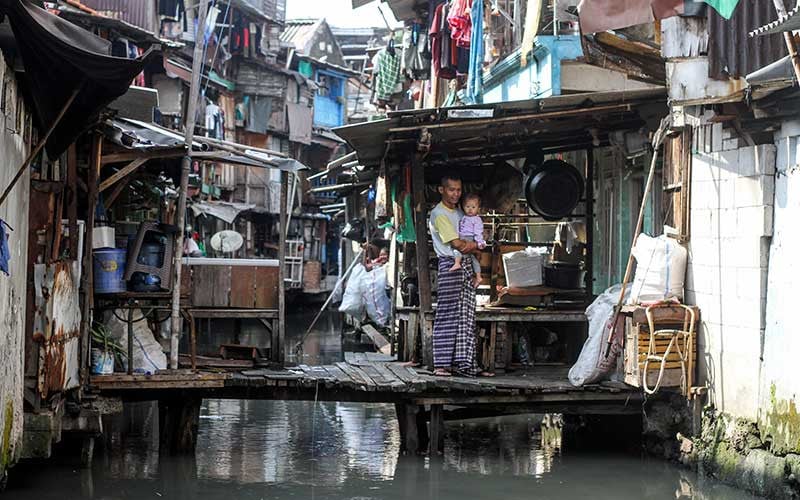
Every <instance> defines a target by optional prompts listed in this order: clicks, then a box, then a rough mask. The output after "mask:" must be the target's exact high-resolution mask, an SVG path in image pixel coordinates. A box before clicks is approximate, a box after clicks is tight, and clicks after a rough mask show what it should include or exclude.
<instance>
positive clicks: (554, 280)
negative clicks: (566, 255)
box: [544, 261, 584, 290]
mask: <svg viewBox="0 0 800 500" xmlns="http://www.w3.org/2000/svg"><path fill="white" fill-rule="evenodd" d="M583 275H584V271H583V269H581V265H580V264H573V263H571V262H557V261H554V262H549V263H547V264H545V266H544V284H545V286H549V287H551V288H561V289H563V290H577V289H580V288H583V285H584V283H583Z"/></svg>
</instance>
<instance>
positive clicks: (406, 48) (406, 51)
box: [401, 23, 431, 80]
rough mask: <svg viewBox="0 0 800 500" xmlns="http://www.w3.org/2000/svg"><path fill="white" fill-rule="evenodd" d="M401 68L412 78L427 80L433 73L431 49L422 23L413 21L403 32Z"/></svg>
mask: <svg viewBox="0 0 800 500" xmlns="http://www.w3.org/2000/svg"><path fill="white" fill-rule="evenodd" d="M401 70H402V72H403V74H404V75H405V76H407V77H408V78H410V79H411V80H427V79H428V78H430V74H431V49H430V43H429V41H428V34H427V33H425V32H424V31H423V30H422V25H421V24H419V23H413V24H412V25H411V26H409V27H407V28H406V29H405V32H404V33H403V59H402V66H401Z"/></svg>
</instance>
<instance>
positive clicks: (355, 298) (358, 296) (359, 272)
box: [339, 264, 367, 321]
mask: <svg viewBox="0 0 800 500" xmlns="http://www.w3.org/2000/svg"><path fill="white" fill-rule="evenodd" d="M366 274H367V271H366V269H364V266H363V265H361V264H356V266H355V267H354V268H353V271H352V272H351V273H350V278H348V280H347V285H346V286H345V289H344V295H343V296H342V303H341V304H340V305H339V312H343V313H345V314H349V315H350V316H352V317H353V318H355V319H357V320H359V321H360V320H362V319H364V313H365V312H366V306H365V304H364V300H363V290H364V279H365V275H366Z"/></svg>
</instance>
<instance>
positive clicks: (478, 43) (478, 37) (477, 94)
mask: <svg viewBox="0 0 800 500" xmlns="http://www.w3.org/2000/svg"><path fill="white" fill-rule="evenodd" d="M472 19H473V21H474V24H473V26H472V42H471V44H470V48H469V72H468V76H467V94H466V101H467V104H481V103H483V51H484V44H483V43H484V42H483V1H482V0H479V1H477V2H474V3H473V4H472Z"/></svg>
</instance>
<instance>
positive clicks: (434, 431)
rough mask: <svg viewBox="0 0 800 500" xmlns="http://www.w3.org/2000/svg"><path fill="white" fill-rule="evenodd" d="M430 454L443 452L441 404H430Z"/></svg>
mask: <svg viewBox="0 0 800 500" xmlns="http://www.w3.org/2000/svg"><path fill="white" fill-rule="evenodd" d="M429 432H430V443H429V448H428V450H429V454H430V456H432V457H433V456H435V455H442V454H443V453H444V417H443V413H442V405H431V420H430V429H429Z"/></svg>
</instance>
